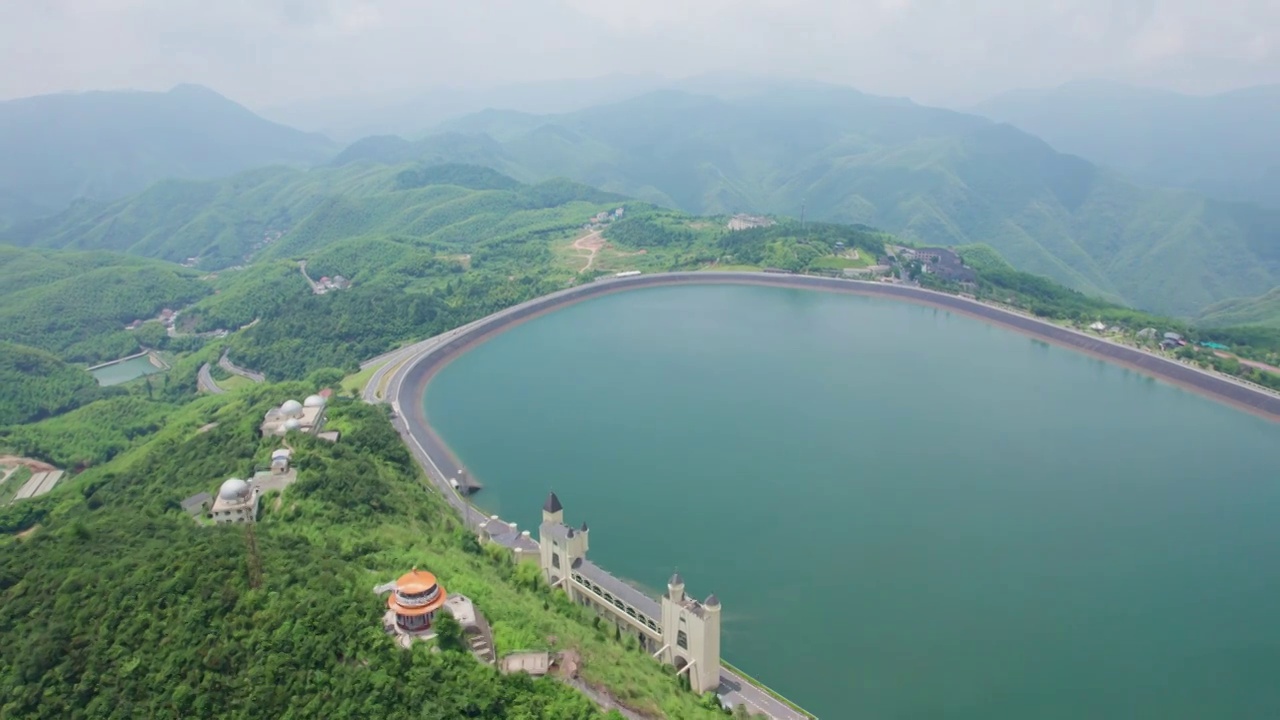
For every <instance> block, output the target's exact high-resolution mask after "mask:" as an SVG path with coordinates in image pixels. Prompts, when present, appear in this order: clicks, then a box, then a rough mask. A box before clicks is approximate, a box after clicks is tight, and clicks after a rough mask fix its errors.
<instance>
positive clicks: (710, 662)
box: [661, 572, 720, 693]
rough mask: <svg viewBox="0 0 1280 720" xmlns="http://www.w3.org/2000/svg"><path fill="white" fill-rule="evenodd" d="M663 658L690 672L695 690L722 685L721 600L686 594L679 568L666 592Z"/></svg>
mask: <svg viewBox="0 0 1280 720" xmlns="http://www.w3.org/2000/svg"><path fill="white" fill-rule="evenodd" d="M662 642H663V647H664V649H663V654H662V658H661V659H662V661H663V662H665V663H667V664H668V665H674V666H675V668H676V670H677V671H678V672H686V673H688V675H689V686H690V687H691V688H693V690H694V692H698V693H704V692H709V691H714V690H715V689H716V688H718V687H719V686H720V600H719V599H718V598H716V596H715V595H714V594H712V595H711V596H709V597H708V598H707V599H706V600H705V601H703V602H698V601H697V600H694V599H693V598H691V597H689V596H688V595H686V594H685V591H684V578H682V577H680V573H679V572H677V573H675V574H673V575H672V576H671V579H670V580H668V581H667V593H666V594H665V595H663V596H662Z"/></svg>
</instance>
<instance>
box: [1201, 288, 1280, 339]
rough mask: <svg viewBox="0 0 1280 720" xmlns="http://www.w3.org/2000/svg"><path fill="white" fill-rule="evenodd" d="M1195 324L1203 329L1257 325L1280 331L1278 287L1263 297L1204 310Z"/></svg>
mask: <svg viewBox="0 0 1280 720" xmlns="http://www.w3.org/2000/svg"><path fill="white" fill-rule="evenodd" d="M1196 323H1197V324H1199V325H1203V326H1205V327H1226V326H1232V325H1259V326H1262V327H1270V328H1276V329H1278V330H1280V287H1277V288H1275V289H1274V290H1272V291H1271V292H1269V293H1266V294H1265V295H1259V296H1258V297H1251V298H1237V299H1235V300H1225V301H1223V302H1220V303H1216V304H1214V305H1210V306H1209V307H1207V308H1205V310H1204V312H1202V313H1201V314H1200V317H1199V318H1197V319H1196Z"/></svg>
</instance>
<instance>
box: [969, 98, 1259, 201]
mask: <svg viewBox="0 0 1280 720" xmlns="http://www.w3.org/2000/svg"><path fill="white" fill-rule="evenodd" d="M974 112H977V113H979V114H981V115H984V116H986V117H990V118H993V119H996V120H1000V121H1004V122H1009V123H1012V124H1014V125H1016V126H1018V127H1019V128H1022V129H1023V130H1026V131H1027V132H1029V133H1033V134H1035V135H1037V136H1039V137H1042V138H1044V139H1045V140H1046V141H1047V142H1048V143H1049V144H1050V145H1053V146H1054V147H1055V148H1057V149H1058V150H1061V151H1063V152H1068V153H1073V154H1076V155H1080V156H1082V157H1085V158H1088V159H1089V160H1091V161H1093V162H1096V163H1098V164H1100V165H1105V166H1108V167H1113V168H1116V169H1118V170H1122V171H1124V172H1125V173H1127V174H1129V175H1130V176H1131V177H1133V178H1135V179H1136V180H1139V181H1141V182H1145V183H1148V184H1152V185H1166V186H1173V187H1182V188H1188V189H1192V190H1197V191H1200V192H1202V193H1204V194H1207V195H1209V196H1211V197H1218V198H1222V199H1224V200H1238V201H1248V202H1259V203H1265V204H1270V205H1274V206H1280V143H1277V142H1276V131H1275V128H1274V127H1273V126H1274V124H1275V122H1274V120H1275V119H1276V118H1280V85H1270V86H1262V87H1254V88H1247V89H1244V90H1235V91H1232V92H1226V93H1221V94H1218V95H1208V96H1198V95H1182V94H1179V93H1175V92H1170V91H1165V90H1154V89H1150V88H1139V87H1131V86H1126V85H1120V84H1116V83H1106V82H1075V83H1068V84H1066V85H1062V86H1060V87H1056V88H1050V89H1045V90H1018V91H1014V92H1009V93H1005V94H1002V95H999V96H996V97H994V98H991V99H990V100H987V101H986V102H983V103H981V104H980V105H978V106H977V107H975V108H974ZM1268 119H1270V120H1271V121H1270V122H1269V121H1268Z"/></svg>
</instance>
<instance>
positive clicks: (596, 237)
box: [573, 230, 605, 273]
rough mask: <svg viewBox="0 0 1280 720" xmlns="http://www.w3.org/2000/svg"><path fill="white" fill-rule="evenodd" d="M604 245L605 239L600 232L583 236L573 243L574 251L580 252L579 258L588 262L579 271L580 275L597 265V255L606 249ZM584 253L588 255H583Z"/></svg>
mask: <svg viewBox="0 0 1280 720" xmlns="http://www.w3.org/2000/svg"><path fill="white" fill-rule="evenodd" d="M604 244H605V243H604V238H603V237H602V236H601V235H600V231H599V230H597V231H596V232H593V233H590V234H588V235H583V236H582V237H580V238H578V239H577V240H574V241H573V249H574V250H578V251H580V252H579V254H578V257H580V258H584V259H586V261H587V264H586V265H583V266H582V269H581V270H579V271H578V272H579V273H584V272H586V271H588V270H590V269H591V266H592V265H595V264H596V253H599V252H600V250H601V249H602V248H603V247H604ZM582 252H585V253H586V254H585V255H583V254H582Z"/></svg>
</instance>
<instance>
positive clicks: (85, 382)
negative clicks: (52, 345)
mask: <svg viewBox="0 0 1280 720" xmlns="http://www.w3.org/2000/svg"><path fill="white" fill-rule="evenodd" d="M100 394H101V392H100V390H99V389H98V383H97V381H96V380H94V379H93V376H92V375H90V374H89V373H87V372H85V371H84V370H82V369H80V368H78V367H74V366H71V365H67V364H66V363H64V362H62V361H61V360H59V359H58V358H57V357H56V356H54V355H53V354H51V353H48V352H45V351H43V350H37V349H36V348H30V347H26V346H23V345H14V344H13V343H7V342H0V425H13V424H15V423H25V422H33V421H36V420H40V419H42V418H45V417H48V416H50V415H56V414H58V413H60V412H65V411H67V410H70V409H72V408H74V407H78V406H79V405H82V404H84V403H86V402H89V401H91V400H94V399H95V398H97V397H98V396H99V395H100Z"/></svg>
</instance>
